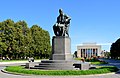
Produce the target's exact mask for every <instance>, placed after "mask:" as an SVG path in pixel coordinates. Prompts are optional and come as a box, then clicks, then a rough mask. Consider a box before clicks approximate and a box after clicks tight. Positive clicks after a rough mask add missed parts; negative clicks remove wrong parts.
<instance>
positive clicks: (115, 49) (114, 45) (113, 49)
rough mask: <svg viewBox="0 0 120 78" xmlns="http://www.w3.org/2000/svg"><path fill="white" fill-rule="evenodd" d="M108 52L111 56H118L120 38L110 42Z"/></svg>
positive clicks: (119, 55)
mask: <svg viewBox="0 0 120 78" xmlns="http://www.w3.org/2000/svg"><path fill="white" fill-rule="evenodd" d="M110 53H111V54H110V55H111V57H112V58H118V57H120V38H119V39H118V40H117V41H116V42H115V43H112V45H111V48H110Z"/></svg>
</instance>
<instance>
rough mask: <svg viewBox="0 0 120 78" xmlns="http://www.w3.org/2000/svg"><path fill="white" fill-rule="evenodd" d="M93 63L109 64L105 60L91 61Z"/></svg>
mask: <svg viewBox="0 0 120 78" xmlns="http://www.w3.org/2000/svg"><path fill="white" fill-rule="evenodd" d="M91 64H95V65H98V64H108V63H107V62H104V61H95V62H91Z"/></svg>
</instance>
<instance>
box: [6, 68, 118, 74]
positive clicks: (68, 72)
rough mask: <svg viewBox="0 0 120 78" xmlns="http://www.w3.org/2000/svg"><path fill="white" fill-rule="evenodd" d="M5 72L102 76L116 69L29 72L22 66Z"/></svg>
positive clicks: (7, 69)
mask: <svg viewBox="0 0 120 78" xmlns="http://www.w3.org/2000/svg"><path fill="white" fill-rule="evenodd" d="M5 70H6V71H9V72H14V73H22V74H34V75H89V74H103V73H110V72H116V71H118V69H117V68H116V67H113V66H108V67H100V68H97V69H91V70H29V69H25V68H24V67H22V66H10V67H7V68H5Z"/></svg>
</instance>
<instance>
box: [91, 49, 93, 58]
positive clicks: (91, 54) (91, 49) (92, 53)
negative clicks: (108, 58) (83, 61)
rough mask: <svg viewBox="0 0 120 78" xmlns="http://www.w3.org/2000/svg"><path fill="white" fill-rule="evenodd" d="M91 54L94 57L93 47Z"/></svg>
mask: <svg viewBox="0 0 120 78" xmlns="http://www.w3.org/2000/svg"><path fill="white" fill-rule="evenodd" d="M91 55H92V57H93V49H91Z"/></svg>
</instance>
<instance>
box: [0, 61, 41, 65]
mask: <svg viewBox="0 0 120 78" xmlns="http://www.w3.org/2000/svg"><path fill="white" fill-rule="evenodd" d="M40 61H41V60H35V61H34V62H40ZM18 63H28V61H10V62H0V65H3V64H18Z"/></svg>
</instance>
